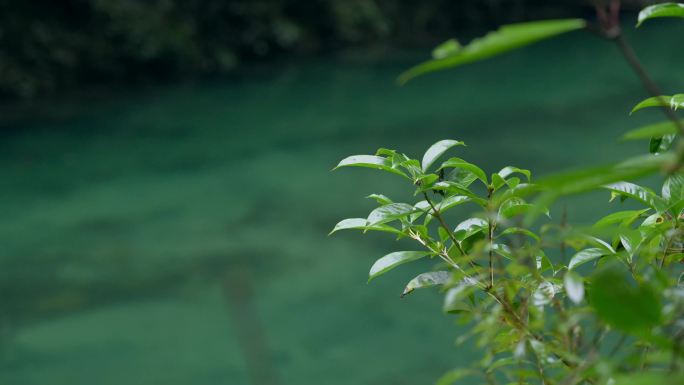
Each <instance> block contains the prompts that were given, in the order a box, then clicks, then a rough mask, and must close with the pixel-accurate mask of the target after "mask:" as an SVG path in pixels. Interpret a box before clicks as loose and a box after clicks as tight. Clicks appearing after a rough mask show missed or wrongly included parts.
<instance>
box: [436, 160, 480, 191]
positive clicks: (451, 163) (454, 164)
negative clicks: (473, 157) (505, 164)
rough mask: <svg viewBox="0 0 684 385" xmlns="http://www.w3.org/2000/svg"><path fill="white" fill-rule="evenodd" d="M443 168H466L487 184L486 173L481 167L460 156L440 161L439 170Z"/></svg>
mask: <svg viewBox="0 0 684 385" xmlns="http://www.w3.org/2000/svg"><path fill="white" fill-rule="evenodd" d="M444 168H462V169H465V170H468V171H470V172H472V173H473V174H474V175H475V176H476V177H477V179H479V180H481V181H482V183H484V184H485V185H487V174H485V172H484V171H482V169H481V168H479V167H477V166H476V165H474V164H472V163H469V162H466V161H465V160H463V159H461V158H451V159H449V160H447V161H446V162H444V163H442V166H440V168H439V169H440V170H441V169H444Z"/></svg>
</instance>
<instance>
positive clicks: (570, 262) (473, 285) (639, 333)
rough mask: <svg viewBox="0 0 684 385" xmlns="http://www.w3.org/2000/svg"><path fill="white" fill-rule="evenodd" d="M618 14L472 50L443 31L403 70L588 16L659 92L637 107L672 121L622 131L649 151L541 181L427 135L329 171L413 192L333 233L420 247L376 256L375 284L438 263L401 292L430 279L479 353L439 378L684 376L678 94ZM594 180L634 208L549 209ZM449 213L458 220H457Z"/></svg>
mask: <svg viewBox="0 0 684 385" xmlns="http://www.w3.org/2000/svg"><path fill="white" fill-rule="evenodd" d="M681 7H682V5H679V4H660V5H656V6H652V7H648V8H646V9H644V10H643V11H642V12H641V14H640V15H639V24H641V23H643V22H644V21H646V20H649V19H652V18H657V17H664V16H680V17H684V15H683V14H682V13H681V12H680V11H679V9H681ZM618 10H619V2H617V1H614V2H613V3H611V5H610V6H609V7H608V8H603V7H598V6H597V14H598V19H599V23H600V24H599V26H598V27H596V26H592V25H590V24H587V23H586V22H584V21H581V20H574V19H573V20H556V21H542V22H532V23H525V24H518V25H515V26H507V27H502V28H501V29H500V30H499V31H497V32H495V33H491V34H488V35H487V36H485V37H484V38H482V39H478V40H475V41H473V42H472V43H471V44H469V45H466V46H465V47H461V46H460V44H458V42H456V41H455V40H450V41H447V42H446V43H445V44H443V45H441V46H439V47H437V49H436V50H435V52H433V57H434V59H432V60H431V61H428V62H426V63H424V64H421V65H419V66H417V67H415V68H414V69H412V70H409V72H407V73H405V74H404V75H402V77H401V80H402V81H406V80H408V79H410V78H412V77H414V76H417V75H421V74H424V73H427V72H431V71H434V70H441V69H445V68H452V67H456V66H459V65H462V64H465V63H469V62H472V61H476V60H481V59H484V58H488V57H491V56H493V55H496V54H499V53H503V52H505V51H508V50H511V49H514V48H518V47H521V46H523V45H525V44H529V43H532V42H535V41H538V40H541V39H544V38H549V37H552V36H555V35H558V34H560V33H564V32H569V31H572V30H576V29H579V28H583V27H585V25H586V26H587V27H588V28H594V29H595V30H596V31H598V32H599V34H600V35H601V36H603V37H606V38H608V39H610V40H612V41H615V42H616V43H617V44H618V46H619V47H620V48H621V50H622V52H623V53H624V55H625V58H626V59H627V61H628V62H629V63H630V64H631V65H632V67H633V68H634V69H635V71H636V72H637V74H638V75H639V76H640V78H641V79H642V81H643V82H644V85H645V86H646V88H647V89H648V90H649V91H650V92H651V93H652V94H653V97H651V98H649V99H646V100H644V101H643V102H641V103H639V104H638V105H637V106H636V107H635V108H634V109H633V111H637V110H640V109H642V108H647V107H659V108H661V109H663V111H664V112H665V114H666V116H667V117H668V118H669V120H668V121H667V122H661V123H655V124H651V125H648V126H645V127H641V128H637V129H634V130H631V131H629V132H627V133H626V134H625V138H626V139H649V140H650V143H649V152H650V154H648V155H644V156H639V157H635V158H631V159H627V160H622V161H617V162H615V163H613V164H609V165H598V166H594V167H591V168H588V169H581V170H575V171H569V172H563V173H558V174H555V175H551V176H548V177H546V178H542V179H540V180H539V181H538V182H533V181H532V176H531V172H530V171H528V170H524V169H520V168H517V167H513V166H507V167H504V168H502V169H501V170H499V171H498V172H494V173H491V174H488V173H487V172H485V171H484V170H483V169H482V168H480V167H479V166H477V165H475V164H473V163H470V162H468V161H467V160H464V159H462V158H457V157H451V158H446V156H445V155H446V154H447V153H448V152H455V151H456V150H457V149H458V148H459V147H460V146H463V145H464V143H463V142H461V141H458V140H441V141H438V142H436V143H435V144H434V145H432V146H431V147H430V148H428V149H427V151H426V152H425V154H424V155H423V157H422V160H421V161H419V160H418V159H416V158H412V157H410V156H409V155H406V154H403V153H401V152H397V151H395V150H388V149H379V150H378V151H377V152H376V153H375V154H374V155H356V156H350V157H348V158H346V159H343V160H342V161H341V162H340V163H339V164H338V166H337V167H338V168H339V167H366V168H372V169H376V170H380V171H382V172H388V173H392V174H394V175H397V176H400V177H402V178H404V179H406V180H407V182H410V183H411V185H412V188H413V189H414V196H416V197H417V198H416V201H414V202H395V201H393V200H391V199H390V198H388V197H386V196H384V195H380V194H374V195H372V196H371V197H372V198H374V199H375V200H376V201H377V202H378V207H377V208H376V209H374V210H373V211H371V212H370V213H369V215H368V216H367V217H366V218H351V219H345V220H343V221H341V222H339V223H338V224H337V225H336V226H335V228H334V229H333V231H332V232H333V233H334V232H336V231H340V230H347V229H358V230H362V231H364V232H366V231H380V232H386V233H390V234H392V235H393V236H395V237H397V238H398V239H410V240H412V241H414V243H415V245H416V246H415V249H413V250H408V251H395V252H392V253H390V254H387V255H386V256H384V257H382V258H380V259H378V260H377V261H376V262H375V264H373V266H372V267H371V269H370V272H369V280H372V279H379V277H380V276H382V275H383V274H385V273H387V272H389V271H391V270H392V269H395V268H399V267H400V266H401V265H403V264H407V263H412V262H415V261H417V260H421V259H425V258H429V259H432V260H434V261H435V268H434V269H433V270H431V271H427V272H425V273H422V274H420V275H418V276H417V277H415V278H414V279H412V280H411V281H410V282H408V283H407V285H406V287H405V288H404V290H403V292H402V296H406V295H408V294H410V293H411V292H413V291H414V290H417V289H422V288H428V287H439V288H440V290H441V291H442V292H443V293H444V304H443V310H444V311H445V312H447V313H451V314H455V315H456V316H457V317H459V319H461V320H462V321H463V322H465V323H467V324H468V325H469V326H470V329H469V331H468V333H466V334H465V335H464V336H462V337H460V338H459V341H461V342H463V341H465V340H468V339H472V340H474V342H475V344H476V345H477V346H478V347H479V348H480V349H481V350H482V358H481V359H480V360H479V361H478V362H477V363H475V364H474V365H473V366H471V367H465V368H459V369H455V370H453V371H451V372H449V373H447V374H445V375H444V376H443V377H442V378H441V379H440V380H439V382H438V384H439V385H447V384H452V383H460V381H461V379H463V378H465V377H471V378H470V379H465V380H464V382H471V383H472V381H476V382H477V381H479V383H483V382H485V383H488V384H498V383H505V384H532V383H538V384H562V385H572V384H582V383H588V384H616V385H621V384H672V385H674V384H682V383H684V370H683V369H682V367H681V365H682V362H683V360H684V353H683V351H682V350H683V349H682V347H683V346H682V343H683V342H684V267H683V266H684V224H683V223H682V221H683V220H684V176H683V174H682V170H681V168H682V163H683V162H682V159H684V155H683V154H684V150H683V149H682V148H683V145H682V140H681V139H679V137H680V134H681V133H682V132H684V129H683V128H682V123H681V121H680V120H679V119H678V118H677V117H676V115H675V114H674V112H675V110H676V109H677V108H678V107H680V106H682V100H683V99H682V96H681V95H675V96H662V95H661V93H660V92H657V87H655V85H654V84H653V82H652V81H651V80H650V78H649V77H648V74H647V73H646V72H645V70H644V69H643V67H642V66H641V64H640V63H639V61H638V59H637V58H636V56H635V55H634V52H633V51H632V50H631V47H629V45H627V43H626V41H625V40H624V37H623V36H622V34H621V31H620V27H619V24H617V21H618V20H619V18H618ZM673 143H676V146H672V144H673ZM671 147H672V148H671ZM444 158H446V159H444ZM440 161H441V163H440ZM659 171H660V172H662V173H664V174H665V178H664V182H663V184H662V188H661V191H660V192H659V193H657V192H655V191H653V190H651V189H649V188H647V187H644V186H640V185H638V184H635V183H632V182H628V180H633V179H635V178H639V177H642V176H646V175H649V174H654V173H657V172H659ZM595 189H602V190H605V191H607V192H608V193H609V195H610V199H609V202H616V201H619V202H622V201H625V200H630V201H634V202H636V204H638V205H640V206H641V207H640V208H637V209H630V210H620V211H615V212H613V213H611V214H609V215H607V216H605V217H603V218H599V219H598V220H597V221H596V223H594V224H593V226H590V227H586V228H582V227H580V226H573V225H572V224H568V223H565V221H562V222H561V223H560V224H554V223H551V222H550V219H548V218H545V217H544V215H543V214H547V215H548V214H549V209H548V208H549V207H551V206H550V205H551V204H552V203H553V201H554V200H555V199H556V198H557V197H559V196H562V195H567V194H574V193H580V192H584V191H590V190H595ZM609 204H610V203H609ZM466 207H470V208H471V210H470V211H468V210H467V209H466ZM454 212H456V213H458V215H454ZM468 212H469V214H466V213H468ZM456 217H457V218H458V223H455V222H454V223H450V222H451V220H453V219H454V218H456ZM540 218H543V219H540ZM568 250H572V255H569V253H568Z"/></svg>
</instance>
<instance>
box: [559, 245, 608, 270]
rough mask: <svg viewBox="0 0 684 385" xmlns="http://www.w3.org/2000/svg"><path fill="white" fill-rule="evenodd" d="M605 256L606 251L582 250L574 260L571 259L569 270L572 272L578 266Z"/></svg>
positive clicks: (596, 249) (597, 249)
mask: <svg viewBox="0 0 684 385" xmlns="http://www.w3.org/2000/svg"><path fill="white" fill-rule="evenodd" d="M604 255H606V251H605V250H603V249H600V248H590V249H584V250H580V251H579V252H577V253H576V254H575V255H573V256H572V258H570V263H568V270H572V269H574V268H575V267H577V266H580V265H583V264H585V263H587V262H591V261H593V260H595V259H598V258H601V257H602V256H604Z"/></svg>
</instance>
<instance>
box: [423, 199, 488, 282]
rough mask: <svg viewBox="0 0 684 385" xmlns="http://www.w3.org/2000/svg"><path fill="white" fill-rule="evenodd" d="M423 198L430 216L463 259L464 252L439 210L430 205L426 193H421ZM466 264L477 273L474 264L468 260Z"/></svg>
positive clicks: (430, 201)
mask: <svg viewBox="0 0 684 385" xmlns="http://www.w3.org/2000/svg"><path fill="white" fill-rule="evenodd" d="M423 196H424V197H425V200H426V201H427V203H428V204H429V205H430V208H432V216H433V217H435V218H437V220H438V221H439V223H440V224H441V225H442V227H443V228H444V230H446V232H447V234H449V238H450V239H451V241H452V242H453V243H454V245H455V246H456V248H457V249H458V252H459V253H461V255H463V256H464V257H466V252H465V250H463V247H461V244H460V243H459V242H458V240H456V237H454V233H453V232H452V231H451V228H450V227H449V225H447V223H446V221H444V218H442V215H441V214H440V212H439V210H437V207H435V205H434V204H433V203H432V200H430V197H429V196H428V194H427V192H425V191H423ZM468 263H470V266H471V267H472V268H473V269H475V270H476V271H477V265H476V264H475V262H473V261H472V260H470V259H468Z"/></svg>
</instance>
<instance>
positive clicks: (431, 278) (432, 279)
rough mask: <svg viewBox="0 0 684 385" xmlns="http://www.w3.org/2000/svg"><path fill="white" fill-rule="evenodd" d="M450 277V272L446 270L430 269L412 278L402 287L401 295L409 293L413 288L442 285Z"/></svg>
mask: <svg viewBox="0 0 684 385" xmlns="http://www.w3.org/2000/svg"><path fill="white" fill-rule="evenodd" d="M450 279H451V273H449V272H448V271H432V272H429V273H423V274H420V275H418V276H417V277H415V278H413V279H412V280H411V281H409V283H408V284H407V285H406V288H404V292H403V293H402V294H401V296H402V297H403V296H405V295H407V294H410V293H411V292H412V291H414V290H415V289H423V288H426V287H433V286H438V285H444V284H445V283H447V282H449V280H450Z"/></svg>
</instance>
